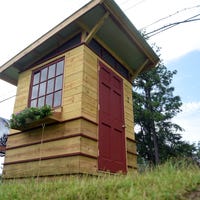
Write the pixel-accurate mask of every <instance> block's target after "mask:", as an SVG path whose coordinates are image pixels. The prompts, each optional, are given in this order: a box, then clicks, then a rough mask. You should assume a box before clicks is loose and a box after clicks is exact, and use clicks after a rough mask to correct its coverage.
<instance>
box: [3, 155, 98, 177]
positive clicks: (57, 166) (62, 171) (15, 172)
mask: <svg viewBox="0 0 200 200" xmlns="http://www.w3.org/2000/svg"><path fill="white" fill-rule="evenodd" d="M96 171H97V161H96V159H94V158H88V157H86V156H81V155H80V156H79V155H77V156H70V157H63V158H54V159H47V160H43V161H42V162H41V161H33V162H28V163H19V164H13V165H7V166H6V170H4V172H3V178H4V179H6V178H7V179H8V178H13V177H15V178H23V177H37V176H56V175H69V174H78V173H84V172H85V173H88V174H93V173H95V172H96Z"/></svg>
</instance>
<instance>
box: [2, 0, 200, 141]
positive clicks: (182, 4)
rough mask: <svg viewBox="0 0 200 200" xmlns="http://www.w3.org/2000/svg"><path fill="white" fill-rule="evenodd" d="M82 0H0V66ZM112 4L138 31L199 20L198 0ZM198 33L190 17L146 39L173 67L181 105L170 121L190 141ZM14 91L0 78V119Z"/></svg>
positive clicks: (197, 110)
mask: <svg viewBox="0 0 200 200" xmlns="http://www.w3.org/2000/svg"><path fill="white" fill-rule="evenodd" d="M87 2H89V1H88V0H73V1H70V0H42V1H41V0H29V1H27V0H17V1H16V0H6V1H1V2H0V24H1V32H0V44H1V45H0V66H1V65H3V64H4V63H5V62H6V61H8V60H9V59H10V58H12V57H13V56H15V55H16V54H17V53H19V52H20V51H21V50H23V49H24V48H25V47H27V46H28V45H29V44H31V43H32V42H34V41H35V40H36V39H38V38H39V37H40V36H42V35H43V34H45V33H46V32H47V31H49V30H50V29H51V28H53V27H54V26H56V25H57V24H58V23H60V22H61V21H63V20H64V19H66V18H67V17H68V16H69V15H71V14H72V13H73V12H74V11H76V10H77V9H79V8H80V7H81V6H83V5H84V4H86V3H87ZM116 3H117V4H118V5H119V6H120V8H121V9H122V10H123V11H124V13H125V14H126V15H127V17H128V18H129V19H130V21H131V22H132V23H133V24H134V25H135V26H136V28H137V29H138V30H142V29H143V28H144V27H146V29H145V31H146V33H150V32H151V31H154V30H156V29H158V28H160V27H163V26H166V25H169V24H171V23H174V22H180V21H184V20H187V19H189V18H190V19H197V18H199V19H200V16H198V14H200V0H165V1H164V0H116ZM195 16H197V17H196V18H194V17H195ZM192 17H193V18H192ZM164 18H165V19H164ZM161 19H162V20H161ZM154 22H157V23H154ZM152 23H154V24H153V25H150V24H152ZM148 25H150V26H148ZM143 30H144V29H143ZM149 36H150V35H149ZM199 36H200V21H193V22H187V23H182V24H179V25H177V26H174V27H173V28H171V29H168V30H165V31H163V32H160V33H158V34H156V35H154V36H152V37H150V38H149V40H148V42H149V43H150V44H153V43H155V44H156V45H157V46H158V47H160V48H161V50H160V54H161V59H162V62H163V63H164V64H165V65H166V66H167V68H168V69H169V70H177V71H178V73H177V75H175V76H174V80H173V83H172V85H173V86H174V87H175V93H174V94H175V95H179V96H180V97H181V99H182V102H183V105H182V107H181V109H182V112H181V113H180V114H178V115H177V116H176V117H175V118H174V119H173V121H174V122H175V123H177V124H179V125H180V126H181V127H183V128H184V130H185V131H184V132H183V133H182V136H183V139H184V140H186V141H189V142H191V143H192V142H197V141H199V140H200V126H199V124H200V92H199V89H200V81H199V78H200V67H199V66H200V39H199ZM15 94H16V88H15V87H14V86H12V85H10V84H8V83H5V82H4V81H2V80H0V117H4V118H7V119H9V118H10V116H11V114H12V112H13V106H14V101H15V98H11V99H9V100H5V101H3V100H4V99H7V98H9V97H11V96H13V95H15ZM2 101H3V102H2Z"/></svg>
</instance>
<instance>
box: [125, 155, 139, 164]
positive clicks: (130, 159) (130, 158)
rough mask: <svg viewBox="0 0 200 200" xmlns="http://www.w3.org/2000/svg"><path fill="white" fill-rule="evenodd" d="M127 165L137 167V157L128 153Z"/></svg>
mask: <svg viewBox="0 0 200 200" xmlns="http://www.w3.org/2000/svg"><path fill="white" fill-rule="evenodd" d="M127 164H128V166H131V167H137V155H135V154H131V153H127Z"/></svg>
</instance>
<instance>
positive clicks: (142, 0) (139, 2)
mask: <svg viewBox="0 0 200 200" xmlns="http://www.w3.org/2000/svg"><path fill="white" fill-rule="evenodd" d="M144 1H146V0H141V1H138V2H137V3H135V4H133V5H132V6H130V7H129V8H127V9H125V10H124V11H127V10H130V9H132V8H134V7H136V6H137V5H139V4H141V3H143V2H144Z"/></svg>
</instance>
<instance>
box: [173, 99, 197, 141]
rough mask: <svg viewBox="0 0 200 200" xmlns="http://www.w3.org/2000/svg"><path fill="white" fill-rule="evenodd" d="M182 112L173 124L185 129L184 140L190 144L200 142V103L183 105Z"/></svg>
mask: <svg viewBox="0 0 200 200" xmlns="http://www.w3.org/2000/svg"><path fill="white" fill-rule="evenodd" d="M181 109H182V112H181V113H179V114H178V115H177V116H176V117H175V118H174V119H173V122H175V123H177V124H178V125H180V126H181V127H182V128H184V130H185V131H184V132H182V136H183V140H186V141H190V142H197V141H200V102H189V103H183V105H182V107H181Z"/></svg>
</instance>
